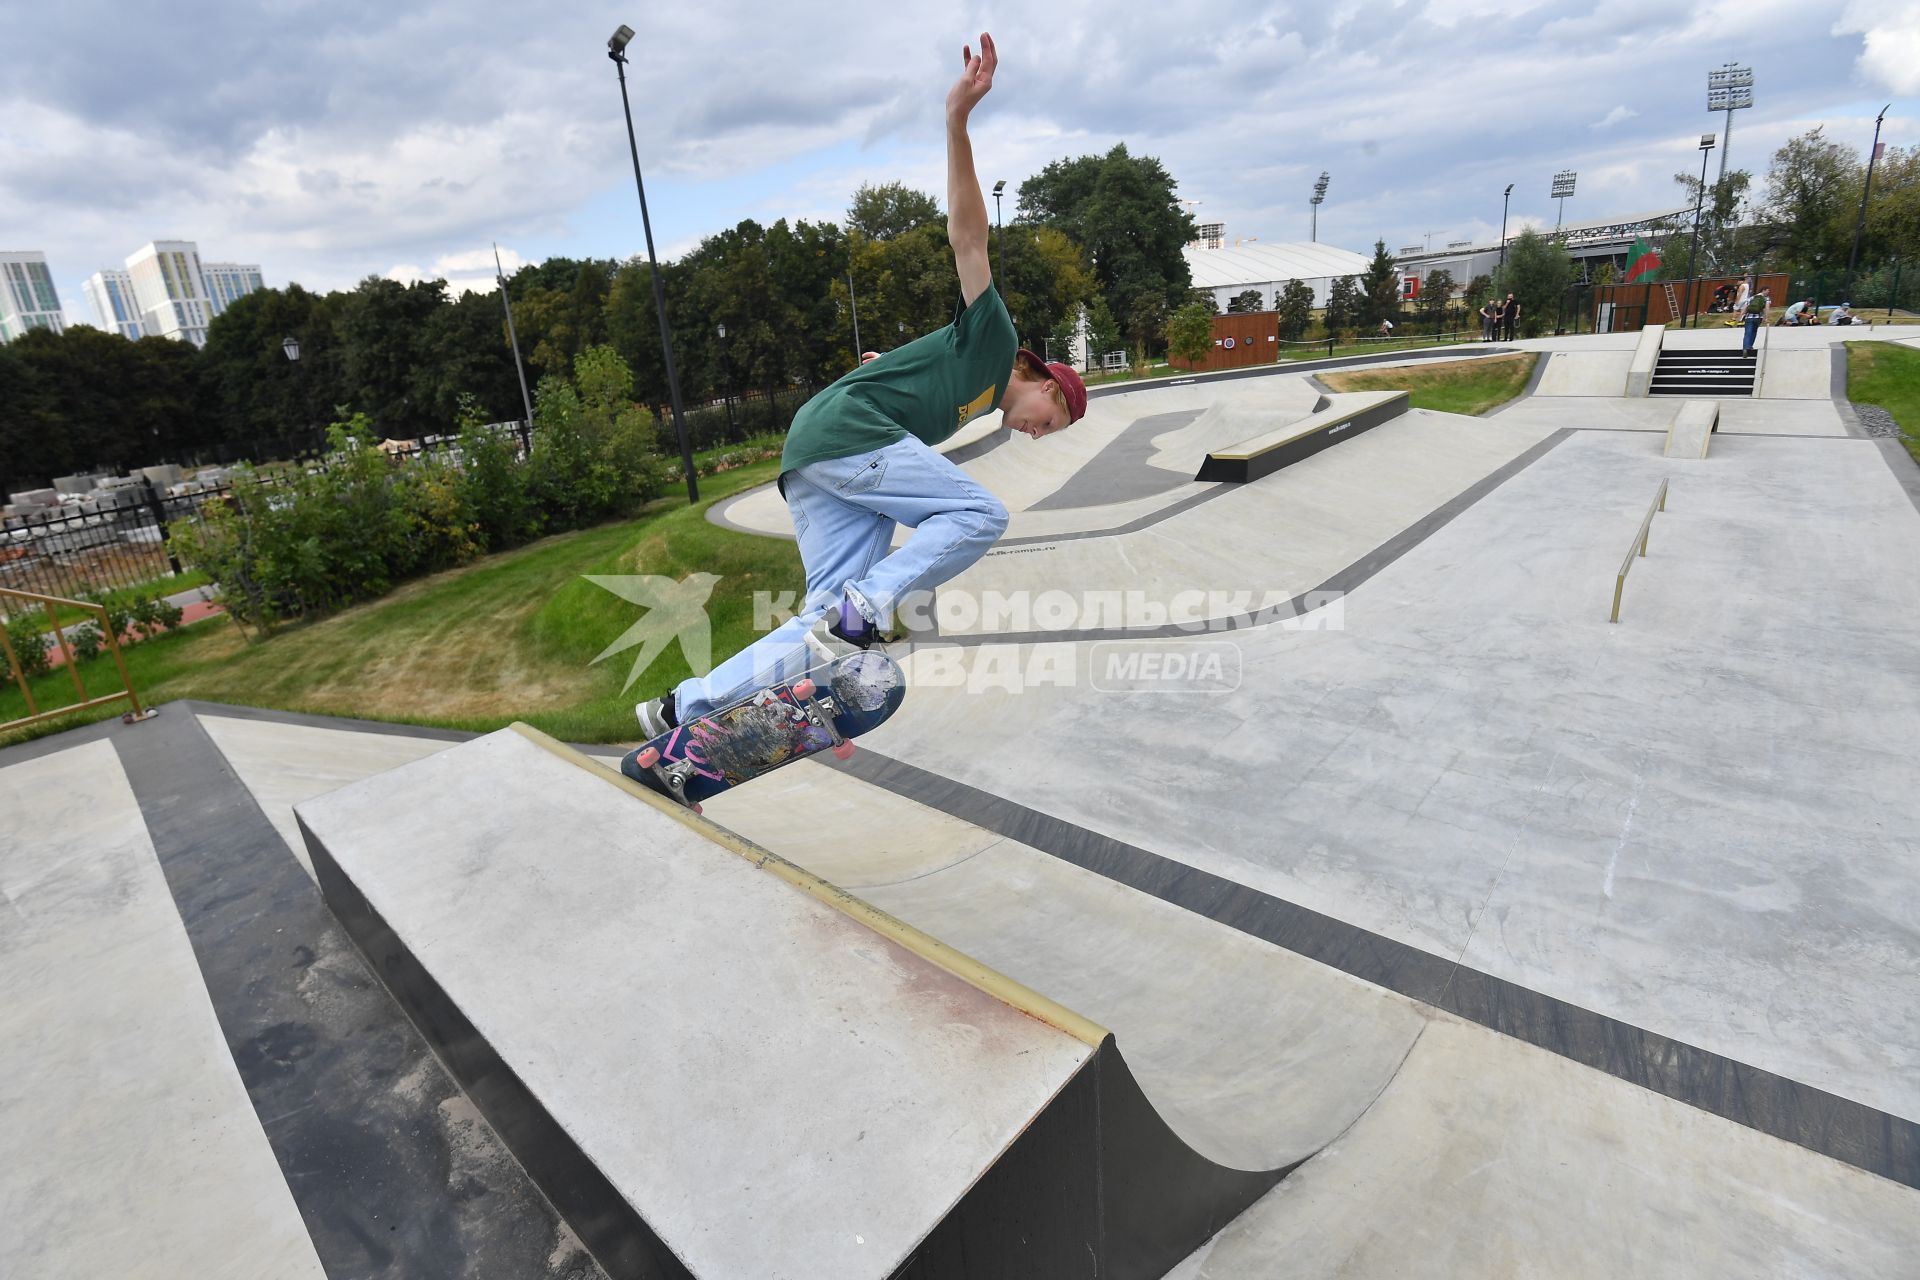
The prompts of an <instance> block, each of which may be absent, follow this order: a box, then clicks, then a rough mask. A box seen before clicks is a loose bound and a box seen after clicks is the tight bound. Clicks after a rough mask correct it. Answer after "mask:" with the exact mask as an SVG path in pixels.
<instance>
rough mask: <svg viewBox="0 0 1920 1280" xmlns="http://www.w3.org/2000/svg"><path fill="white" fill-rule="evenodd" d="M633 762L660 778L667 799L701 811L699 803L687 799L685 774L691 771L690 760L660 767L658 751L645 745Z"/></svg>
mask: <svg viewBox="0 0 1920 1280" xmlns="http://www.w3.org/2000/svg"><path fill="white" fill-rule="evenodd" d="M633 762H634V763H635V764H637V765H639V766H640V767H641V768H642V769H645V770H646V771H647V772H649V773H651V774H652V775H653V776H654V777H656V778H658V779H660V785H661V786H663V787H665V788H666V791H667V797H668V799H671V800H676V801H678V802H679V803H681V804H683V805H685V806H686V807H687V808H689V809H691V810H693V811H694V812H695V813H699V812H700V811H701V810H700V806H699V805H697V804H695V803H693V802H692V801H691V800H688V799H687V776H688V775H689V774H691V773H692V772H693V764H692V762H691V761H687V760H676V761H674V762H673V763H672V764H670V765H668V766H666V767H665V768H662V767H661V765H660V752H659V751H658V750H656V749H654V748H653V747H645V748H642V750H641V751H640V753H639V754H638V755H637V756H635V757H634V760H633Z"/></svg>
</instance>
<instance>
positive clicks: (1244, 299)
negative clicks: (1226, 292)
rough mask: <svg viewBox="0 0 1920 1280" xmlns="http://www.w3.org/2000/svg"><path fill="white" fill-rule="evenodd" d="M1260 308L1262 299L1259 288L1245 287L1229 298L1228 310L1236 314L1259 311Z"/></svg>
mask: <svg viewBox="0 0 1920 1280" xmlns="http://www.w3.org/2000/svg"><path fill="white" fill-rule="evenodd" d="M1260 309H1261V299H1260V291H1259V290H1258V289H1243V290H1241V291H1240V292H1239V293H1236V294H1234V295H1233V297H1231V298H1229V299H1228V300H1227V310H1228V312H1230V313H1232V314H1235V315H1238V314H1240V313H1242V312H1247V311H1258V310H1260Z"/></svg>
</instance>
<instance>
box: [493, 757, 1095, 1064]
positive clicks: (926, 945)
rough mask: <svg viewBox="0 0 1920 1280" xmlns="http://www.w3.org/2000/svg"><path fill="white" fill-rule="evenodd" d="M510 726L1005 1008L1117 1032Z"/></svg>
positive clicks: (1065, 1027) (1078, 1034)
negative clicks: (1004, 1005)
mask: <svg viewBox="0 0 1920 1280" xmlns="http://www.w3.org/2000/svg"><path fill="white" fill-rule="evenodd" d="M508 727H509V728H511V729H512V730H513V731H514V732H515V733H517V734H519V735H520V736H521V737H523V738H525V739H526V740H527V741H528V742H531V743H533V744H534V745H536V746H538V747H541V748H543V749H544V750H546V751H548V752H550V753H551V754H553V755H554V756H555V757H557V758H559V759H561V760H564V761H566V762H567V763H568V764H571V765H573V766H575V767H576V768H580V769H584V770H586V771H587V772H588V773H591V774H593V775H594V776H596V777H598V778H600V779H601V780H602V781H604V782H608V783H611V784H613V785H614V786H616V787H618V788H620V789H621V790H622V791H625V792H626V793H627V794H628V795H631V796H633V797H635V798H636V799H638V800H640V801H642V802H644V803H646V804H649V805H652V806H653V807H654V808H655V809H657V810H659V811H660V812H661V813H664V814H666V815H667V816H668V817H670V818H672V819H673V820H674V821H676V822H679V823H681V824H682V825H684V826H687V827H691V828H692V829H693V830H695V831H697V832H699V833H700V834H701V835H702V836H703V837H705V838H706V839H708V840H711V841H712V842H713V843H714V844H717V845H719V846H720V847H721V848H722V849H725V850H726V851H727V852H728V853H731V854H733V855H734V856H735V857H739V858H744V859H746V860H747V861H748V862H751V863H752V864H753V865H754V866H756V867H758V868H760V869H761V870H762V871H765V872H768V873H769V874H771V875H774V876H778V877H779V878H780V879H782V880H784V881H786V882H787V883H788V884H790V885H792V886H793V887H794V888H796V889H798V890H800V891H801V892H802V893H805V894H808V895H810V896H812V897H814V898H817V899H819V900H820V901H821V902H824V903H826V904H827V905H828V906H830V907H832V908H833V909H834V910H836V911H838V912H840V913H841V914H842V915H845V916H847V917H849V918H851V919H853V920H857V921H859V922H860V923H861V924H863V925H865V926H866V927H867V928H869V929H872V930H873V931H874V932H875V933H878V934H880V935H882V936H883V937H886V938H889V939H891V940H892V941H894V942H896V943H898V944H900V945H901V946H902V947H905V948H906V949H907V950H909V951H911V952H913V953H914V954H915V955H917V956H919V957H920V958H921V959H923V960H925V961H926V962H927V963H929V964H931V965H935V966H936V967H938V968H940V969H944V970H945V971H946V972H948V973H950V974H952V975H953V976H954V977H956V978H958V979H960V980H961V981H962V982H965V983H967V984H968V985H970V986H973V987H976V988H978V989H979V990H980V991H983V992H985V993H986V994H987V995H989V996H992V997H993V998H994V999H996V1000H998V1001H1000V1002H1001V1003H1002V1004H1006V1005H1011V1006H1012V1007H1013V1008H1015V1009H1018V1010H1020V1011H1021V1012H1022V1013H1024V1014H1026V1015H1027V1016H1028V1017H1030V1018H1035V1019H1037V1020H1039V1021H1041V1022H1044V1023H1046V1024H1047V1025H1048V1026H1050V1027H1052V1028H1054V1029H1055V1030H1057V1031H1061V1032H1064V1033H1065V1034H1067V1035H1070V1036H1072V1037H1073V1038H1074V1039H1076V1040H1079V1041H1081V1042H1082V1043H1083V1044H1086V1045H1089V1046H1091V1047H1092V1048H1096V1049H1097V1048H1099V1047H1100V1045H1101V1044H1102V1043H1104V1042H1105V1041H1106V1039H1107V1037H1108V1036H1109V1035H1110V1034H1112V1033H1111V1032H1109V1031H1108V1030H1107V1029H1106V1028H1105V1027H1103V1026H1101V1025H1100V1024H1099V1023H1097V1022H1094V1021H1093V1020H1091V1019H1089V1018H1086V1017H1083V1016H1081V1015H1080V1014H1077V1013H1075V1012H1074V1011H1073V1010H1071V1009H1069V1008H1067V1007H1066V1006H1065V1005H1063V1004H1060V1003H1059V1002H1057V1001H1054V1000H1049V999H1048V998H1047V997H1046V996H1043V995H1041V994H1040V993H1039V992H1037V991H1035V990H1033V989H1032V988H1031V987H1027V986H1024V985H1022V984H1021V983H1018V982H1015V981H1014V980H1013V979H1012V978H1009V977H1007V976H1006V975H1005V974H1004V973H1001V972H1000V971H998V970H997V969H993V968H991V967H989V966H987V965H984V964H982V963H981V962H980V961H978V960H975V959H974V958H973V957H972V956H970V955H967V954H966V953H965V952H963V951H959V950H956V949H955V948H953V947H950V946H948V945H947V944H946V943H944V942H942V941H940V940H939V939H938V938H935V937H933V936H932V935H930V934H927V933H923V932H921V931H920V930H919V929H916V928H914V927H913V926H912V925H910V924H908V923H907V922H906V921H904V920H900V919H898V918H896V917H894V916H891V915H888V914H887V913H886V912H884V911H882V910H880V908H878V907H876V906H874V905H873V904H872V903H870V902H865V901H863V900H861V899H860V898H857V897H855V896H854V895H853V894H851V893H848V892H847V891H846V890H845V889H842V888H840V887H839V886H837V885H833V884H829V883H828V882H827V881H825V880H822V879H821V878H820V877H819V876H816V875H814V874H813V873H812V872H811V871H808V870H806V869H805V868H803V867H799V866H796V865H795V864H793V863H791V862H788V861H787V860H786V859H785V858H782V857H781V856H780V855H779V854H777V853H774V852H772V851H771V850H768V849H763V848H761V847H760V846H759V845H757V844H755V843H754V842H753V841H751V840H748V839H746V838H745V837H743V836H738V835H735V834H734V833H733V832H731V831H729V830H727V829H726V828H725V827H723V826H720V825H719V824H718V823H716V822H712V821H710V820H709V819H707V818H703V817H701V816H700V815H699V814H697V813H695V812H693V810H691V809H689V808H687V807H686V806H685V805H681V804H677V803H675V802H674V801H672V800H669V799H667V798H666V797H665V796H663V795H661V794H660V793H659V792H657V791H654V790H653V789H652V788H650V787H644V786H641V785H640V784H639V783H637V782H635V781H634V780H633V779H632V778H629V777H627V775H626V774H624V773H621V772H620V771H619V770H618V769H614V768H611V767H609V766H608V765H605V764H602V763H601V762H600V761H598V760H595V759H593V758H592V757H591V756H586V755H583V754H581V753H580V752H578V751H575V750H574V749H573V748H572V747H569V746H568V745H567V744H566V743H564V742H561V741H559V740H558V739H556V738H554V737H552V736H550V735H548V734H546V733H542V732H541V731H540V730H538V729H536V728H534V727H533V726H532V725H530V724H526V723H523V722H521V721H518V720H516V721H514V722H513V724H512V725H510V726H508Z"/></svg>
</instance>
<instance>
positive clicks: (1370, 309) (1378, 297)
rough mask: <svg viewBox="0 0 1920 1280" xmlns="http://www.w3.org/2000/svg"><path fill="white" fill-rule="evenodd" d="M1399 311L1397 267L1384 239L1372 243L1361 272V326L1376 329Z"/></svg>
mask: <svg viewBox="0 0 1920 1280" xmlns="http://www.w3.org/2000/svg"><path fill="white" fill-rule="evenodd" d="M1399 314H1400V269H1399V268H1398V267H1396V266H1394V265H1393V255H1392V254H1390V253H1388V252H1387V242H1386V241H1385V240H1375V241H1374V242H1373V258H1372V260H1371V261H1369V262H1368V263H1367V269H1366V270H1365V271H1363V272H1361V274H1360V315H1359V321H1360V324H1361V326H1362V327H1363V328H1368V329H1372V328H1376V327H1377V326H1378V325H1379V323H1380V322H1381V321H1382V320H1391V319H1393V318H1394V317H1395V316H1397V315H1399Z"/></svg>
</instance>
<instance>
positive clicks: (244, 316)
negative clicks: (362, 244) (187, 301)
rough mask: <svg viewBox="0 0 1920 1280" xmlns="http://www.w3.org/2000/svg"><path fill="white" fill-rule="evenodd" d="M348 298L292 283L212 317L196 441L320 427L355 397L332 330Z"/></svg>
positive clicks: (255, 294) (252, 296) (247, 298)
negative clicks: (293, 353) (294, 348)
mask: <svg viewBox="0 0 1920 1280" xmlns="http://www.w3.org/2000/svg"><path fill="white" fill-rule="evenodd" d="M389 283H392V282H389ZM396 287H398V286H396ZM345 296H346V295H343V294H330V295H327V296H326V297H321V296H319V295H316V294H313V293H309V292H308V291H307V290H305V289H303V288H301V287H300V286H299V285H297V284H289V285H288V286H287V287H286V288H284V289H259V290H256V291H255V292H253V293H250V294H247V295H246V296H245V297H243V298H239V299H236V300H235V301H234V302H233V303H232V304H231V305H229V306H228V307H227V309H226V310H225V311H224V312H222V313H221V314H220V315H218V316H215V317H214V319H213V323H212V324H210V325H208V326H207V344H206V346H205V347H204V348H202V349H201V352H200V361H199V363H200V376H201V379H202V400H201V403H202V406H203V412H204V416H205V418H206V425H207V427H208V428H209V429H208V431H207V432H205V433H204V435H203V437H202V439H201V440H200V441H199V443H201V444H213V443H216V442H221V441H224V442H231V443H238V442H241V441H252V440H259V439H262V438H265V437H286V436H289V435H295V434H301V433H308V432H315V433H317V432H318V430H319V429H320V428H323V427H324V426H325V425H326V424H327V423H329V422H331V421H333V416H334V415H333V409H334V406H336V405H339V404H343V403H346V402H348V401H350V400H352V399H353V394H352V391H351V389H350V388H349V387H348V385H347V381H346V369H345V355H344V348H343V347H342V345H341V343H340V340H339V338H338V336H337V333H336V325H337V321H338V315H337V313H338V311H339V301H340V299H342V298H344V297H345ZM288 338H293V339H295V340H296V341H298V342H299V344H300V359H299V360H298V361H297V362H296V361H291V360H288V359H287V356H286V351H285V349H284V343H285V341H286V339H288ZM146 341H147V340H146V339H144V338H143V339H141V343H142V344H144V343H145V342H146Z"/></svg>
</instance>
